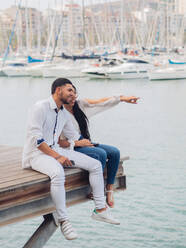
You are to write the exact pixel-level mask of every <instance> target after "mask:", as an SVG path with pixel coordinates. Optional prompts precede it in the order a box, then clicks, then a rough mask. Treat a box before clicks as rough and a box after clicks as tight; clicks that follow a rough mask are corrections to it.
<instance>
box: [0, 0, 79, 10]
mask: <svg viewBox="0 0 186 248" xmlns="http://www.w3.org/2000/svg"><path fill="white" fill-rule="evenodd" d="M20 1H21V5H23V6H25V5H27V6H28V7H34V8H37V9H41V10H43V9H46V8H48V5H49V6H50V7H54V6H55V5H56V4H57V5H59V4H61V3H63V2H66V3H67V2H71V1H68V0H48V1H47V0H5V1H4V0H0V9H6V8H9V7H10V6H12V5H15V4H16V5H18V4H19V2H20ZM74 2H79V3H80V0H75V1H74Z"/></svg>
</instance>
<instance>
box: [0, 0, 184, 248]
mask: <svg viewBox="0 0 186 248" xmlns="http://www.w3.org/2000/svg"><path fill="white" fill-rule="evenodd" d="M40 4H41V5H40ZM3 5H4V6H5V5H6V3H3V2H2V3H1V4H0V13H1V17H0V113H1V129H0V247H2V248H15V247H16V248H19V247H20V248H21V247H23V248H41V247H43V248H61V247H67V248H68V247H70V248H82V247H86V248H95V247H96V248H108V247H112V246H114V247H117V248H123V247H127V248H136V247H138V248H149V247H153V248H154V247H157V248H186V235H185V233H186V210H185V203H186V194H185V188H186V180H185V173H186V167H185V163H186V152H185V151H186V142H185V140H186V129H185V123H186V115H185V110H186V101H185V92H186V45H185V44H186V38H185V37H186V3H185V1H184V0H180V1H175V0H169V1H168V0H130V1H129V0H118V1H109V0H104V1H96V0H87V1H83V0H82V1H75V0H74V1H71V0H70V1H66V0H64V1H61V0H56V1H43V0H39V1H35V2H34V1H26V0H18V1H14V3H13V1H12V6H10V5H8V1H7V5H6V6H5V7H4V8H3ZM1 8H2V9H1ZM58 77H66V78H69V79H70V80H71V81H72V83H73V84H74V85H75V87H76V88H77V93H78V98H80V99H83V98H88V99H99V98H103V97H109V96H120V95H126V96H131V95H133V96H137V97H140V99H139V101H138V104H133V105H131V104H127V103H121V102H120V103H119V104H118V105H117V106H115V107H113V108H111V109H109V110H107V111H105V112H102V113H101V114H98V115H97V116H95V117H93V118H91V119H90V123H89V125H90V131H91V140H93V141H95V143H97V142H98V143H100V144H108V145H113V146H115V147H117V148H118V149H119V150H120V154H121V160H120V167H119V170H118V173H117V178H116V181H115V192H114V200H115V204H114V205H115V207H114V209H110V211H111V212H112V213H113V215H114V216H116V218H117V219H119V221H120V223H121V224H120V225H119V226H117V227H116V226H113V225H109V224H106V223H99V222H95V221H94V220H92V219H91V213H92V211H93V209H94V204H93V201H91V200H89V199H88V198H87V194H88V192H89V191H90V188H89V183H88V175H87V173H86V172H85V171H83V170H79V169H65V175H66V179H67V180H66V185H65V187H66V195H67V206H68V215H69V219H70V221H71V223H72V225H73V226H74V227H75V229H76V230H77V233H78V239H77V240H74V241H72V242H70V241H67V240H65V238H64V236H63V235H62V234H61V232H60V228H58V223H57V221H56V214H55V208H54V205H53V203H52V200H51V197H50V194H49V189H50V180H49V178H48V177H47V176H46V175H43V174H41V173H38V172H36V171H32V170H29V169H28V170H23V169H22V168H21V156H22V147H23V145H24V142H25V133H26V125H27V118H28V113H29V110H30V107H31V106H32V105H33V104H34V103H35V102H36V101H38V100H41V99H45V98H47V97H48V96H49V95H50V88H51V84H52V82H53V81H54V80H55V79H56V78H58ZM129 157H130V159H129ZM104 176H105V174H104ZM126 181H127V183H126ZM126 188H127V190H125V189H126Z"/></svg>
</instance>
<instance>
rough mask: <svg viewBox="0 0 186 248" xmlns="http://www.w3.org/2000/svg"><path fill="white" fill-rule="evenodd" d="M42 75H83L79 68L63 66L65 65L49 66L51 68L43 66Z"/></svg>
mask: <svg viewBox="0 0 186 248" xmlns="http://www.w3.org/2000/svg"><path fill="white" fill-rule="evenodd" d="M42 72H43V77H54V78H56V77H66V78H73V77H83V76H84V75H83V74H82V73H81V70H80V69H79V70H78V69H76V68H73V69H72V68H69V67H67V68H65V67H51V68H43V69H42Z"/></svg>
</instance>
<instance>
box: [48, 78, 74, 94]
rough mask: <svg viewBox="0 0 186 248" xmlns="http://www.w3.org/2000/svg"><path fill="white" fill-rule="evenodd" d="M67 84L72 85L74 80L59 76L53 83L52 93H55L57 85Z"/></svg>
mask: <svg viewBox="0 0 186 248" xmlns="http://www.w3.org/2000/svg"><path fill="white" fill-rule="evenodd" d="M66 84H71V85H72V82H71V81H70V80H69V79H67V78H57V79H56V80H55V81H54V82H53V84H52V87H51V93H52V94H54V93H55V91H56V88H57V87H61V86H64V85H66Z"/></svg>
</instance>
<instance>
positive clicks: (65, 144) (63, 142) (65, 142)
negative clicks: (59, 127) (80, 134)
mask: <svg viewBox="0 0 186 248" xmlns="http://www.w3.org/2000/svg"><path fill="white" fill-rule="evenodd" d="M58 143H59V146H60V147H63V148H67V147H69V146H70V143H69V142H68V140H66V139H59V142H58Z"/></svg>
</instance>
